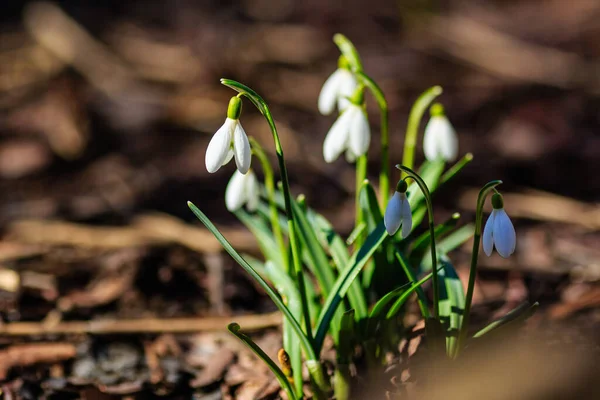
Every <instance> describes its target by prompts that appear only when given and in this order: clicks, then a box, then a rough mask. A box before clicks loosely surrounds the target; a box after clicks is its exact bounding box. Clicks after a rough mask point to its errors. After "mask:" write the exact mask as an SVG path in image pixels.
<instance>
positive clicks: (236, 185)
mask: <svg viewBox="0 0 600 400" xmlns="http://www.w3.org/2000/svg"><path fill="white" fill-rule="evenodd" d="M258 199H259V189H258V179H256V175H255V174H254V171H252V170H249V171H248V173H246V174H245V175H244V174H242V173H241V172H240V171H237V170H236V171H235V172H234V173H233V175H232V176H231V179H230V180H229V183H228V184H227V188H226V189H225V206H226V207H227V209H228V210H229V211H231V212H234V211H236V210H239V209H240V208H242V206H243V205H244V204H245V205H246V208H247V209H248V211H255V210H256V209H257V208H258Z"/></svg>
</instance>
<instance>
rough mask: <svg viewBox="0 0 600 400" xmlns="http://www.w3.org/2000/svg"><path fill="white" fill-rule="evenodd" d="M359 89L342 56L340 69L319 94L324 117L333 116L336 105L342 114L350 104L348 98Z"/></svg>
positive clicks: (326, 82)
mask: <svg viewBox="0 0 600 400" xmlns="http://www.w3.org/2000/svg"><path fill="white" fill-rule="evenodd" d="M357 87H358V82H357V81H356V78H355V77H354V74H353V73H352V72H351V71H350V66H349V64H348V60H346V57H344V56H340V58H339V61H338V69H336V70H335V72H334V73H333V74H331V75H330V76H329V78H327V80H326V81H325V83H324V84H323V88H322V89H321V93H320V94H319V112H320V113H321V114H323V115H329V114H331V113H332V112H333V109H334V108H335V105H336V103H337V106H338V110H339V111H340V112H341V111H343V110H345V109H346V107H348V105H349V104H350V101H349V100H348V97H350V96H352V94H353V93H354V91H355V90H356V88H357Z"/></svg>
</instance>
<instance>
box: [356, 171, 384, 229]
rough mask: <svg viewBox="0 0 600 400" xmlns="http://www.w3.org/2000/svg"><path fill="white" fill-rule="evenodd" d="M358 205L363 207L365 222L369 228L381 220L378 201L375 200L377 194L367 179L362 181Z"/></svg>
mask: <svg viewBox="0 0 600 400" xmlns="http://www.w3.org/2000/svg"><path fill="white" fill-rule="evenodd" d="M359 200H360V207H361V208H362V209H363V214H364V215H365V216H366V217H367V218H366V220H367V224H368V227H369V230H373V229H374V228H375V227H376V226H377V225H379V223H381V221H383V215H382V214H381V209H380V208H379V202H378V201H377V195H376V194H375V189H373V185H371V183H370V182H369V181H365V182H363V184H362V186H361V188H360V196H359Z"/></svg>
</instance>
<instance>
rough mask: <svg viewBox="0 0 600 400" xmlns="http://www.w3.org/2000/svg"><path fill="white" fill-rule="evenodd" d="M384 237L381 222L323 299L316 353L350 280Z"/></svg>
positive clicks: (383, 228) (318, 323)
mask: <svg viewBox="0 0 600 400" xmlns="http://www.w3.org/2000/svg"><path fill="white" fill-rule="evenodd" d="M386 237H387V232H386V230H385V227H384V226H383V224H380V225H378V226H377V228H376V229H375V230H374V231H373V232H371V234H370V235H369V236H368V237H367V239H366V241H365V244H363V245H362V247H361V248H360V249H359V250H358V251H356V252H355V253H354V254H353V255H352V257H351V259H350V262H349V263H348V265H347V266H346V268H345V269H344V270H343V271H342V273H341V275H340V276H339V277H338V279H337V281H336V282H335V285H334V287H333V289H332V290H331V292H330V293H329V296H328V297H327V299H326V300H325V304H324V305H323V310H322V311H321V315H319V320H318V322H317V328H316V331H315V332H316V333H315V339H314V345H315V350H316V353H317V354H318V353H319V352H320V349H321V347H322V345H323V340H324V339H325V333H326V332H327V330H328V329H329V324H330V322H331V319H332V318H333V315H334V314H335V311H336V310H337V307H338V306H339V305H340V303H341V301H342V299H343V298H344V295H345V294H346V291H347V290H348V288H349V287H350V285H351V284H352V282H354V280H355V279H356V277H357V276H358V274H359V273H360V270H361V269H362V267H363V266H364V265H365V264H366V263H367V261H368V260H369V258H370V257H371V256H372V255H373V253H374V252H375V250H377V248H378V247H379V246H380V245H381V243H383V240H384V239H385V238H386Z"/></svg>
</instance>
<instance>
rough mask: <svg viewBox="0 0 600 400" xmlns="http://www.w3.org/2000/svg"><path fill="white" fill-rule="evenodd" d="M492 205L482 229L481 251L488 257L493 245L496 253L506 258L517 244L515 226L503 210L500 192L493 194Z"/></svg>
mask: <svg viewBox="0 0 600 400" xmlns="http://www.w3.org/2000/svg"><path fill="white" fill-rule="evenodd" d="M497 196H500V197H497ZM492 205H493V207H494V209H493V210H492V213H491V214H490V216H489V218H488V220H487V222H486V223H485V228H484V229H483V239H482V241H483V251H484V252H485V254H487V255H488V257H489V256H490V255H491V254H492V250H493V248H494V246H495V247H496V251H497V252H498V254H500V255H501V256H502V257H504V258H508V257H510V255H511V254H512V253H513V252H514V251H515V247H516V245H517V236H516V233H515V228H514V226H513V224H512V222H511V221H510V218H509V217H508V214H506V211H504V206H503V204H502V196H501V195H500V194H494V197H493V198H492Z"/></svg>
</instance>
